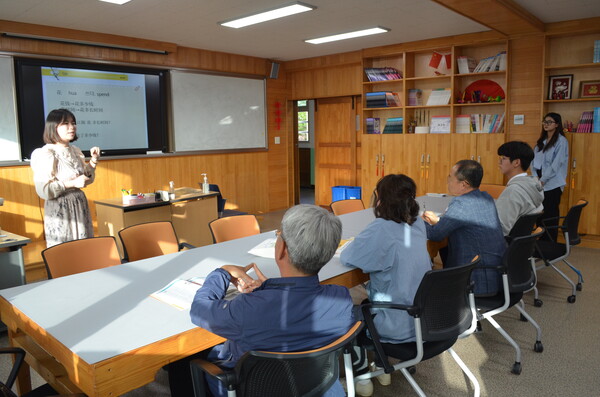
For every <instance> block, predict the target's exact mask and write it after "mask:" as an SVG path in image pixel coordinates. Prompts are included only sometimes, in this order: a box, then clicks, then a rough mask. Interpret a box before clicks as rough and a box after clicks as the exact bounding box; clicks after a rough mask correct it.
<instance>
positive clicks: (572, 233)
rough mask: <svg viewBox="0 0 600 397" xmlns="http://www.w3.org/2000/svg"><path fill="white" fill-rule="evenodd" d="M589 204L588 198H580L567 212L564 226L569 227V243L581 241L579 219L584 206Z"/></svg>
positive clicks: (575, 243) (573, 243)
mask: <svg viewBox="0 0 600 397" xmlns="http://www.w3.org/2000/svg"><path fill="white" fill-rule="evenodd" d="M586 205H588V202H587V201H586V200H583V199H582V200H579V201H578V202H577V204H575V205H574V206H572V207H571V208H570V209H569V212H567V216H565V219H564V221H563V226H564V227H566V228H567V232H569V244H570V245H571V246H573V245H577V244H579V243H580V242H581V237H579V230H578V229H579V219H580V218H581V211H582V210H583V207H585V206H586Z"/></svg>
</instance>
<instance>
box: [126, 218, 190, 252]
mask: <svg viewBox="0 0 600 397" xmlns="http://www.w3.org/2000/svg"><path fill="white" fill-rule="evenodd" d="M119 238H120V239H121V243H122V244H123V253H124V256H125V258H124V260H126V261H129V262H132V261H139V260H141V259H146V258H152V257H155V256H160V255H166V254H172V253H173V252H178V251H180V250H182V249H184V248H195V247H194V246H193V245H191V244H188V243H180V242H179V239H178V238H177V234H176V233H175V228H174V227H173V224H172V223H171V222H169V221H159V222H148V223H140V224H139V225H133V226H129V227H126V228H125V229H123V230H120V231H119Z"/></svg>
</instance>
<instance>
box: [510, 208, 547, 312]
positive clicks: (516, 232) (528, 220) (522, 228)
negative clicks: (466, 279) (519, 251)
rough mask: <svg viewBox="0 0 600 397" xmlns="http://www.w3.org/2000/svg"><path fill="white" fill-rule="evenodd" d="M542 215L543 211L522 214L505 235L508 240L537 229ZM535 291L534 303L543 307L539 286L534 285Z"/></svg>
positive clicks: (527, 234) (526, 234)
mask: <svg viewBox="0 0 600 397" xmlns="http://www.w3.org/2000/svg"><path fill="white" fill-rule="evenodd" d="M540 215H541V213H536V214H529V215H521V216H520V217H519V219H517V221H516V222H515V224H514V225H513V227H512V229H510V232H509V233H508V236H505V238H506V242H507V243H509V244H510V242H511V241H512V240H513V239H514V238H516V237H523V236H529V235H530V234H531V233H532V232H533V230H534V229H535V224H536V222H537V220H538V219H539V217H540ZM533 291H534V299H533V305H534V306H536V307H542V305H543V304H544V302H542V300H541V299H539V296H538V295H539V294H538V289H537V287H533Z"/></svg>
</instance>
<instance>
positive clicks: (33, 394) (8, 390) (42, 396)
mask: <svg viewBox="0 0 600 397" xmlns="http://www.w3.org/2000/svg"><path fill="white" fill-rule="evenodd" d="M2 354H6V355H8V354H10V355H12V356H13V365H12V368H11V369H10V373H9V374H8V379H7V380H6V382H4V381H3V380H0V396H2V397H19V396H18V395H17V394H16V393H14V392H13V391H12V387H13V385H14V384H15V381H16V380H17V374H18V372H19V370H20V369H21V366H22V365H23V361H24V360H25V350H23V349H21V348H19V347H0V355H2ZM58 395H59V394H58V393H57V392H56V390H54V389H53V388H52V387H51V386H50V385H49V384H47V383H46V384H44V385H42V386H40V387H37V388H35V389H34V390H32V391H30V392H28V393H25V394H22V395H21V397H51V396H58ZM62 396H65V395H62ZM69 396H71V397H85V396H84V395H83V394H69Z"/></svg>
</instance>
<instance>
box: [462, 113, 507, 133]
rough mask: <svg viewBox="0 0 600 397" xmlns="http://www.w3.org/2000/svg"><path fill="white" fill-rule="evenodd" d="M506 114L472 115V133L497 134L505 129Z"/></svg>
mask: <svg viewBox="0 0 600 397" xmlns="http://www.w3.org/2000/svg"><path fill="white" fill-rule="evenodd" d="M504 115H505V114H504V113H502V114H501V115H500V114H477V113H474V114H471V115H469V116H470V121H471V132H474V133H484V134H496V133H501V132H502V131H503V128H504Z"/></svg>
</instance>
